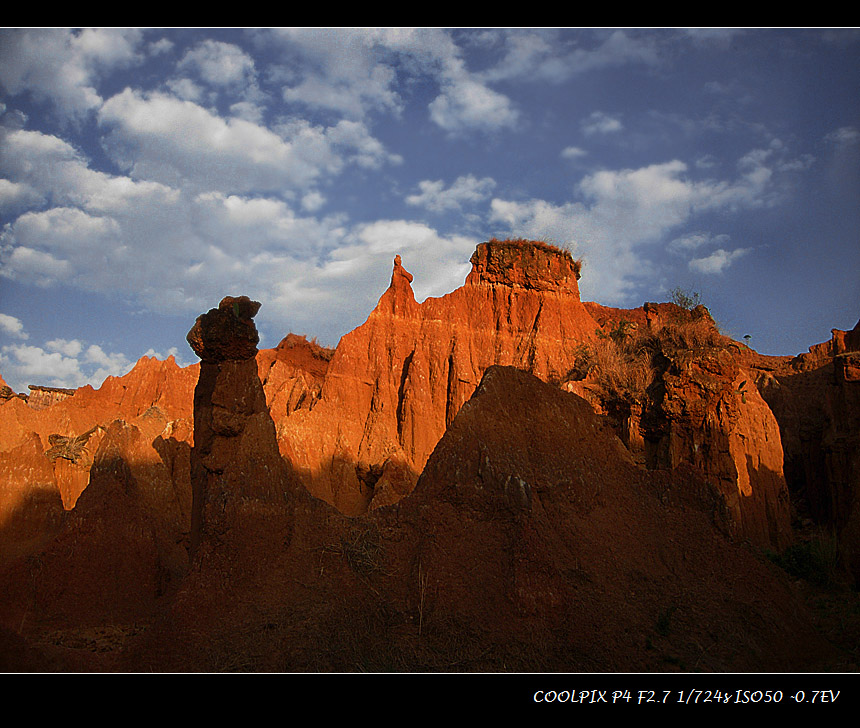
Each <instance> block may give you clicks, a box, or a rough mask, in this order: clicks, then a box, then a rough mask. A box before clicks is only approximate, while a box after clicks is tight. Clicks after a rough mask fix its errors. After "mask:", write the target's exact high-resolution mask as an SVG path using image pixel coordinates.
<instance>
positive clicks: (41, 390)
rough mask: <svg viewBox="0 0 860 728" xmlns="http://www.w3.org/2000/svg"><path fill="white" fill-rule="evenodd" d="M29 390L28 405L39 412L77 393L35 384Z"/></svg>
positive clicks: (72, 390) (71, 390)
mask: <svg viewBox="0 0 860 728" xmlns="http://www.w3.org/2000/svg"><path fill="white" fill-rule="evenodd" d="M28 389H29V390H30V396H29V397H27V404H29V405H30V406H31V407H32V408H33V409H37V410H39V409H45V408H46V407H50V406H51V405H52V404H56V403H57V402H62V401H63V400H65V399H68V398H69V397H71V396H72V395H73V394H74V393H75V390H74V389H66V388H63V387H43V386H39V385H35V384H31V385H30V386H29V387H28Z"/></svg>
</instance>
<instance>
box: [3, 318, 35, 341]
mask: <svg viewBox="0 0 860 728" xmlns="http://www.w3.org/2000/svg"><path fill="white" fill-rule="evenodd" d="M0 331H2V332H3V333H4V334H6V335H7V336H12V337H14V338H16V339H29V338H30V337H29V335H28V334H27V332H26V331H24V324H22V323H21V321H20V319H17V318H15V317H14V316H10V315H9V314H6V313H0Z"/></svg>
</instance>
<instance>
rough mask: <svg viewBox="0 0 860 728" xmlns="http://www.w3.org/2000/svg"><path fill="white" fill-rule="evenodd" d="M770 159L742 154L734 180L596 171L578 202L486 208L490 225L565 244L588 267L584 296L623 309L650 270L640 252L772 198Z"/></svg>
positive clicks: (715, 261) (723, 260) (684, 172)
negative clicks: (695, 222)
mask: <svg viewBox="0 0 860 728" xmlns="http://www.w3.org/2000/svg"><path fill="white" fill-rule="evenodd" d="M768 158H769V155H768V154H752V153H751V154H750V155H746V156H745V157H744V159H743V160H741V164H740V165H739V168H740V170H741V171H740V173H739V175H738V177H737V178H736V179H735V180H733V181H718V180H695V179H691V178H690V177H689V176H688V167H687V165H686V164H685V163H683V162H681V161H680V160H673V161H670V162H665V163H662V164H654V165H648V166H645V167H640V168H638V169H624V170H601V171H599V172H596V173H594V174H592V175H588V176H586V177H585V178H583V179H582V181H581V182H580V184H579V186H578V192H579V193H580V195H581V196H582V197H583V200H582V201H574V202H569V203H566V204H562V205H556V204H552V203H549V202H547V201H545V200H529V201H526V202H518V201H510V200H502V199H498V198H497V199H494V200H492V202H491V210H492V212H491V221H495V222H498V223H501V224H503V225H505V226H507V230H508V231H510V232H513V233H515V234H517V235H526V236H529V237H536V238H542V239H551V240H554V241H556V242H559V243H563V244H568V245H570V247H571V248H572V249H573V251H574V253H575V254H577V255H582V256H584V258H585V262H586V265H587V275H584V276H583V280H582V289H583V293H584V295H586V296H590V297H592V299H594V300H601V301H606V302H609V303H622V302H624V301H625V299H626V297H627V296H629V295H630V294H631V293H632V291H633V289H634V287H635V285H636V280H637V279H639V278H641V277H643V276H646V275H648V274H650V273H652V272H653V270H652V269H651V266H650V263H649V259H648V257H647V255H645V254H644V249H645V246H646V245H647V244H649V243H655V242H658V241H660V240H662V239H664V238H665V236H666V235H668V234H669V233H670V232H671V231H672V230H674V229H676V228H678V227H680V226H682V225H684V224H686V223H688V222H689V221H690V220H691V219H693V218H694V216H696V215H697V214H700V213H703V212H707V211H711V210H726V209H737V208H741V207H745V208H754V207H757V206H761V205H763V204H766V203H767V201H768V200H769V199H772V198H771V194H770V192H771V191H770V188H769V183H770V181H771V174H770V169H769V168H768V167H767V166H766V165H765V162H766V161H767V159H768ZM716 239H717V240H721V238H716ZM676 240H677V241H678V242H677V245H678V246H680V247H683V246H684V245H686V246H687V247H690V248H692V247H695V244H696V243H702V244H703V243H705V242H707V241H709V240H710V238H708V239H707V240H705V239H696V238H693V237H689V238H687V239H681V238H677V239H676ZM682 241H683V242H682ZM640 251H643V252H640ZM742 254H743V253H742V252H737V251H734V252H732V253H726V252H725V251H724V250H723V251H717V252H715V253H714V254H712V255H711V256H709V257H707V258H701V259H696V260H697V262H695V263H691V266H692V267H693V269H694V270H702V271H704V272H718V270H722V269H724V268H725V267H726V266H727V265H728V264H730V263H731V262H732V261H733V260H735V259H736V258H738V257H740V255H742ZM706 261H707V262H706Z"/></svg>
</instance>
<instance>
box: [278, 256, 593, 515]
mask: <svg viewBox="0 0 860 728" xmlns="http://www.w3.org/2000/svg"><path fill="white" fill-rule="evenodd" d="M471 262H472V272H471V273H470V274H469V276H468V277H467V279H466V281H465V284H464V285H463V286H462V287H461V288H458V289H457V290H455V291H453V292H452V293H449V294H448V295H445V296H442V297H441V298H428V299H427V300H425V301H424V302H422V303H418V302H417V301H416V300H415V295H414V293H413V291H412V275H411V274H410V273H409V272H408V271H407V270H406V269H405V267H404V263H403V261H402V260H401V258H400V256H397V257H396V258H395V259H394V268H393V271H392V275H391V284H390V286H389V288H388V290H386V291H385V293H383V295H382V297H381V298H380V299H379V303H378V304H377V306H376V308H375V309H374V310H373V311H372V312H371V314H370V316H369V317H368V319H367V321H366V322H365V323H364V324H363V325H361V326H359V327H358V328H357V329H355V330H354V331H352V332H350V333H349V334H347V335H346V336H344V337H343V338H342V339H341V341H340V343H339V345H338V347H337V349H336V351H335V354H334V356H333V357H332V359H331V363H330V364H329V366H328V370H327V373H326V377H325V384H324V385H323V388H322V392H321V395H320V398H319V400H318V401H316V402H314V405H313V407H312V408H306V409H302V410H299V411H297V412H296V413H294V414H293V415H292V416H290V417H289V418H288V420H286V421H284V422H283V423H279V430H278V435H279V443H280V447H281V452H282V454H283V455H284V456H285V457H286V458H287V459H288V460H290V462H291V463H292V464H293V465H294V467H295V468H296V470H297V471H298V472H299V473H300V474H301V476H302V480H303V482H304V483H305V484H306V486H307V488H308V489H309V490H310V491H311V493H313V494H314V495H316V496H318V497H319V498H322V499H324V500H326V501H328V502H329V503H332V504H333V505H335V506H336V507H337V508H338V509H340V510H341V511H342V512H344V513H347V514H349V515H357V514H360V513H364V512H365V511H367V509H368V508H373V507H376V506H378V505H381V504H390V503H392V502H394V501H396V500H397V499H398V498H400V497H402V496H403V495H405V494H406V493H408V492H409V491H410V490H411V488H412V486H413V485H414V483H415V481H416V480H417V477H418V475H419V474H420V472H421V470H422V469H423V467H424V464H425V463H426V461H427V458H428V457H429V455H430V453H431V452H432V451H433V448H434V447H435V446H436V443H437V442H438V441H439V439H440V438H441V437H442V435H443V434H444V432H445V429H446V427H447V426H448V425H449V424H450V423H451V421H452V420H453V418H454V417H455V416H456V414H457V412H458V411H459V409H460V407H461V406H462V405H463V403H464V402H466V400H468V399H469V397H471V395H472V393H473V392H474V391H475V388H476V387H477V386H478V383H479V382H480V380H481V377H482V376H483V373H484V371H486V369H487V368H488V367H490V366H493V365H497V364H498V365H505V366H515V367H518V368H520V369H524V370H527V371H529V372H531V373H533V374H535V375H536V376H538V377H540V378H541V379H544V380H553V379H556V380H560V379H561V378H563V377H564V375H565V374H566V373H567V370H568V368H569V364H570V362H571V361H572V360H573V357H574V352H575V349H576V347H578V346H580V345H581V344H582V343H583V342H587V341H590V340H591V339H593V338H594V336H595V331H596V330H597V328H598V326H597V324H596V323H595V321H594V320H593V319H592V317H591V316H590V315H589V314H588V312H587V311H586V309H585V307H584V306H583V304H582V303H581V302H580V298H579V288H578V284H577V279H578V276H579V264H578V263H577V262H576V261H574V260H573V258H572V257H571V256H570V254H569V253H568V252H567V251H563V250H561V249H559V248H556V247H554V246H550V245H547V244H544V243H533V242H529V241H522V240H517V241H490V242H487V243H483V244H481V245H479V246H478V247H477V250H476V251H475V253H474V255H473V256H472V259H471Z"/></svg>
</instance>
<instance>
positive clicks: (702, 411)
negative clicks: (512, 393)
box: [564, 303, 792, 550]
mask: <svg viewBox="0 0 860 728" xmlns="http://www.w3.org/2000/svg"><path fill="white" fill-rule="evenodd" d="M587 307H588V309H589V311H591V312H592V314H593V316H594V317H595V319H596V320H597V321H599V322H600V324H601V326H602V330H601V336H600V339H599V341H597V342H596V343H595V346H593V347H591V350H590V351H586V353H585V355H584V356H583V358H584V361H585V363H584V364H582V363H580V364H579V365H578V366H577V367H576V368H575V369H574V372H575V373H576V376H574V377H573V378H572V380H571V381H568V382H565V383H564V386H565V388H566V389H567V390H568V391H574V392H577V393H578V394H581V395H582V396H584V397H585V398H587V399H588V400H589V401H590V402H591V403H592V405H593V406H594V407H595V409H596V410H597V411H599V412H601V413H603V414H605V415H606V416H607V417H608V418H609V419H610V421H612V422H613V423H614V425H615V429H616V432H617V433H618V435H619V437H621V439H622V440H623V441H624V443H625V444H626V445H627V446H628V448H629V449H630V451H631V453H632V454H633V455H634V457H635V458H636V459H637V461H638V462H640V463H642V464H643V465H644V466H646V467H648V468H650V469H668V470H674V469H676V468H678V467H679V466H681V465H682V464H687V465H692V466H694V467H696V468H698V469H699V471H700V472H701V473H702V475H703V476H704V477H705V478H706V479H707V480H708V481H709V482H710V483H712V484H713V486H714V487H715V488H716V489H717V491H718V492H719V493H720V494H721V495H722V497H723V499H724V502H725V506H726V508H727V510H728V512H729V514H730V515H731V522H732V531H733V533H734V534H735V535H736V536H737V537H739V538H743V539H747V540H750V541H751V542H752V543H754V544H756V545H757V546H759V547H762V548H769V549H774V550H782V549H783V548H785V547H786V546H787V545H788V544H789V543H790V542H791V540H792V532H791V512H790V505H789V496H788V490H787V487H786V483H785V478H784V474H783V452H782V443H781V439H780V432H779V427H778V425H777V421H776V419H775V418H774V416H773V414H772V412H771V411H770V409H769V407H768V405H767V403H766V402H765V401H764V400H763V399H762V397H761V395H760V394H759V391H758V389H757V387H756V384H755V380H756V377H755V375H754V373H753V369H752V366H753V364H754V363H758V359H757V358H756V357H753V356H752V354H751V353H749V350H748V349H747V348H746V347H743V346H742V345H740V344H738V343H737V342H735V341H732V340H731V339H729V338H728V337H726V336H723V335H721V334H720V332H719V330H718V329H717V327H716V325H715V324H714V321H713V319H712V318H711V316H710V314H709V312H708V311H707V309H706V308H705V307H704V306H697V307H696V308H694V309H692V310H687V309H683V308H681V307H679V306H677V305H675V304H671V303H664V304H656V303H646V304H645V305H644V306H643V307H642V308H639V309H632V310H621V309H612V308H608V307H604V306H599V305H597V304H587Z"/></svg>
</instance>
